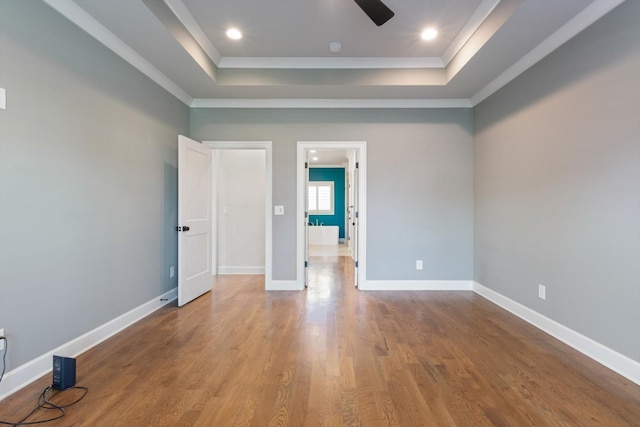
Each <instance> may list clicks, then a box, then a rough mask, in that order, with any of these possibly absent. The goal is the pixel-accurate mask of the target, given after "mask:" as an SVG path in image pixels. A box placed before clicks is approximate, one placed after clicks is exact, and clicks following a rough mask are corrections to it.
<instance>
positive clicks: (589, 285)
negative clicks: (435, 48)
mask: <svg viewBox="0 0 640 427" xmlns="http://www.w3.org/2000/svg"><path fill="white" fill-rule="evenodd" d="M639 18H640V2H637V1H628V2H626V3H625V4H623V5H622V6H620V7H619V8H618V9H616V10H614V11H613V12H611V13H610V14H609V15H608V16H606V17H604V18H603V19H602V20H601V21H599V22H597V23H595V24H594V25H593V26H592V27H590V28H588V29H587V30H586V31H585V32H583V33H582V34H580V35H579V36H577V37H576V38H575V39H573V40H571V41H570V42H569V43H567V44H566V45H564V46H563V47H561V48H560V49H558V50H557V51H556V52H554V53H553V54H552V55H550V56H549V57H547V58H546V59H544V60H543V61H542V62H540V63H539V64H538V65H536V66H535V67H533V68H532V69H530V70H529V71H528V72H526V73H525V74H523V75H522V76H521V77H519V78H518V79H516V80H515V81H513V82H512V83H511V84H509V85H508V86H506V87H504V88H503V89H502V90H500V91H499V92H498V93H497V94H495V95H494V96H492V97H490V98H489V99H487V100H486V101H485V102H483V103H481V104H480V105H479V106H477V107H476V108H475V134H476V135H475V164H474V166H475V179H474V181H475V250H474V256H475V280H476V281H477V282H479V283H481V284H483V285H485V286H487V287H489V288H492V289H494V290H495V291H497V292H499V293H501V294H503V295H505V296H507V297H509V298H512V299H514V300H516V301H518V302H520V303H522V304H524V305H526V306H528V307H530V308H532V309H534V310H536V311H538V312H540V313H542V314H544V315H545V316H547V317H549V318H551V319H553V320H556V321H558V322H560V323H562V324H564V325H566V326H568V327H570V328H572V329H574V330H576V331H578V332H580V333H582V334H584V335H586V336H588V337H590V338H592V339H594V340H596V341H598V342H600V343H602V344H604V345H606V346H608V347H610V348H612V349H614V350H617V351H619V352H620V353H622V354H625V355H626V356H628V357H630V358H632V359H635V360H637V361H640V26H639V25H638V19H639ZM539 283H540V284H544V285H546V287H547V299H546V301H543V300H540V299H538V298H537V285H538V284H539Z"/></svg>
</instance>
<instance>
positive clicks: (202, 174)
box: [177, 135, 213, 306]
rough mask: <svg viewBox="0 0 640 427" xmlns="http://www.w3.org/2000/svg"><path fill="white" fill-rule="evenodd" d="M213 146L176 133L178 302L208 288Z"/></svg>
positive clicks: (192, 297)
mask: <svg viewBox="0 0 640 427" xmlns="http://www.w3.org/2000/svg"><path fill="white" fill-rule="evenodd" d="M211 157H212V150H211V149H210V148H209V147H206V146H204V145H202V144H200V143H199V142H197V141H194V140H192V139H189V138H187V137H184V136H182V135H180V136H179V137H178V228H177V230H178V305H179V306H183V305H185V304H186V303H188V302H189V301H192V300H194V299H196V298H197V297H199V296H200V295H202V294H204V293H206V292H208V291H210V290H211V288H212V286H213V277H212V275H211V213H212V208H211V196H212V184H213V183H212V176H211V164H212V162H211Z"/></svg>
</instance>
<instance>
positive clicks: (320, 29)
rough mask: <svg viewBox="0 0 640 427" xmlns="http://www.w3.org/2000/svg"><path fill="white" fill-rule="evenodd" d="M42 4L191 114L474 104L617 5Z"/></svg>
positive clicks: (554, 0) (61, 0) (312, 0)
mask: <svg viewBox="0 0 640 427" xmlns="http://www.w3.org/2000/svg"><path fill="white" fill-rule="evenodd" d="M44 1H45V2H46V3H48V4H49V5H50V6H52V7H53V8H54V9H56V10H58V11H59V12H60V13H62V14H63V15H65V16H66V17H67V18H69V19H70V20H72V21H73V22H74V23H76V24H77V25H79V26H80V27H81V28H83V29H84V30H85V31H87V32H88V33H90V34H91V35H93V36H94V37H95V38H96V39H98V40H99V41H101V42H102V43H104V44H105V45H106V46H107V47H109V48H111V49H112V50H114V51H115V52H116V53H118V54H119V55H121V56H122V57H123V58H124V59H125V60H127V61H129V62H130V63H131V64H132V65H134V66H135V67H137V68H138V69H139V70H140V71H142V72H143V73H145V74H147V75H148V76H149V77H151V78H152V79H153V80H155V81H156V82H158V83H159V84H160V85H161V86H163V87H164V88H165V89H167V90H168V91H169V92H171V93H172V94H173V95H175V96H176V97H178V98H179V99H181V100H182V101H183V102H185V103H186V104H188V105H191V106H194V107H320V108H322V107H431V106H433V107H469V106H471V105H475V104H476V103H478V102H480V101H481V100H482V99H484V98H486V97H487V96H488V95H490V94H491V93H493V92H494V91H495V90H497V89H499V88H500V87H501V86H503V85H504V84H506V83H507V82H508V81H510V80H511V79H513V78H514V77H515V76H517V75H518V74H520V73H521V72H522V71H524V70H526V69H527V68H529V67H530V66H531V65H533V64H534V63H535V62H537V61H539V60H540V59H541V58H542V57H544V56H546V55H547V54H548V53H550V52H551V51H553V50H554V49H555V48H557V47H558V46H560V45H561V44H562V43H564V42H566V41H567V40H569V39H570V38H571V37H573V36H574V35H575V34H577V33H578V32H580V31H581V30H583V29H584V28H586V27H587V26H588V25H590V24H592V23H593V22H595V21H596V20H597V19H599V18H600V17H601V16H603V15H604V14H605V13H607V12H608V11H610V10H611V9H613V8H614V7H615V6H617V5H618V4H620V3H622V2H623V1H624V0H430V1H427V0H384V2H385V4H386V5H387V6H388V7H389V8H390V9H392V10H393V11H394V12H395V16H394V17H393V18H392V19H391V20H389V21H388V22H387V23H386V24H384V25H383V26H381V27H377V26H376V25H375V24H373V23H372V22H371V21H370V20H369V18H368V17H367V16H366V15H365V14H364V12H362V10H361V9H360V8H359V7H358V5H357V4H356V3H355V2H354V1H353V0H44ZM230 26H236V27H238V28H240V29H241V30H242V31H243V33H244V37H243V38H242V39H241V40H239V41H232V40H229V39H227V38H226V37H225V35H224V32H225V31H226V29H227V28H228V27H230ZM427 26H433V27H435V28H437V29H438V30H439V36H438V38H437V39H436V40H435V41H433V42H425V41H423V40H421V39H420V32H421V31H422V30H423V29H424V28H425V27H427ZM334 41H339V42H341V43H342V44H343V50H342V52H340V53H338V54H333V53H330V52H329V43H330V42H334Z"/></svg>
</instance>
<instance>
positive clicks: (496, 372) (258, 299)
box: [0, 257, 640, 427]
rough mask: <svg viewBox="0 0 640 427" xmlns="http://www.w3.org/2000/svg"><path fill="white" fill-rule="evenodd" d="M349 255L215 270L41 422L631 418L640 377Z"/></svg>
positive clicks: (122, 339)
mask: <svg viewBox="0 0 640 427" xmlns="http://www.w3.org/2000/svg"><path fill="white" fill-rule="evenodd" d="M347 260H348V258H341V257H314V258H313V259H312V262H311V265H312V270H311V272H310V287H309V288H308V289H307V290H306V291H303V292H268V293H267V292H265V291H264V290H263V288H264V285H263V282H262V278H261V276H222V277H220V278H218V279H217V281H216V283H215V290H214V292H212V293H209V294H207V295H204V296H203V297H201V298H199V299H197V300H196V301H194V302H192V303H191V304H189V305H188V306H186V307H183V308H180V309H178V308H177V307H176V306H175V305H171V306H167V307H165V308H163V309H161V310H159V311H158V312H156V313H154V314H152V315H151V316H149V317H147V318H145V319H143V320H142V321H140V322H138V323H137V324H135V325H133V326H132V327H130V328H128V329H127V330H125V331H123V332H122V333H120V334H118V335H117V336H115V337H113V338H111V339H109V340H108V341H106V342H104V343H103V344H100V345H99V346H97V347H95V348H93V349H92V350H90V351H88V352H86V353H85V354H83V355H81V356H80V357H79V358H78V385H83V386H87V387H89V393H88V395H87V396H86V398H85V399H84V400H83V401H82V402H80V403H79V404H78V405H75V406H72V407H70V408H69V409H68V411H67V416H66V417H65V418H64V419H62V420H60V421H57V422H53V423H50V424H47V425H50V426H403V427H404V426H494V425H495V426H640V387H638V386H637V385H634V384H633V383H631V382H630V381H627V380H625V379H624V378H622V377H620V376H618V375H617V374H615V373H613V372H611V371H609V370H607V369H606V368H604V367H602V366H600V365H598V364H597V363H595V362H593V361H592V360H590V359H588V358H587V357H585V356H582V355H581V354H579V353H577V352H576V351H574V350H572V349H571V348H569V347H567V346H566V345H564V344H562V343H560V342H559V341H557V340H555V339H553V338H551V337H549V336H548V335H546V334H544V333H543V332H541V331H539V330H537V329H535V328H533V327H531V326H529V325H528V324H526V323H524V322H523V321H521V320H520V319H518V318H516V317H514V316H513V315H511V314H510V313H508V312H505V311H504V310H502V309H500V308H498V307H497V306H495V305H493V304H491V303H490V302H488V301H486V300H484V299H483V298H482V297H480V296H477V295H474V294H473V293H471V292H434V291H427V292H359V291H357V290H356V289H354V288H353V286H352V283H353V282H352V280H353V277H352V270H351V268H350V267H349V263H348V262H347ZM49 383H50V378H49V377H48V376H47V377H46V378H42V379H41V380H39V381H37V382H35V383H34V384H32V385H30V386H29V387H27V388H25V389H24V390H21V391H20V392H18V393H16V394H14V395H13V396H11V397H10V398H8V399H6V400H5V401H3V402H0V419H1V420H19V419H20V418H22V417H23V416H24V415H26V414H27V413H28V412H29V411H30V410H31V408H32V407H33V406H34V405H35V403H36V400H37V396H38V394H39V393H40V391H41V390H42V389H43V388H44V387H45V386H46V385H48V384H49ZM74 394H75V392H74V391H68V392H62V393H60V394H57V395H55V396H53V397H52V400H53V401H56V402H61V403H63V402H65V401H70V400H72V399H73V398H74ZM47 415H50V414H38V415H36V416H34V417H33V418H32V419H31V420H37V419H39V418H44V417H46V416H47Z"/></svg>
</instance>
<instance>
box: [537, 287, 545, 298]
mask: <svg viewBox="0 0 640 427" xmlns="http://www.w3.org/2000/svg"><path fill="white" fill-rule="evenodd" d="M538 298H540V299H547V288H546V287H545V286H544V285H538Z"/></svg>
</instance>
